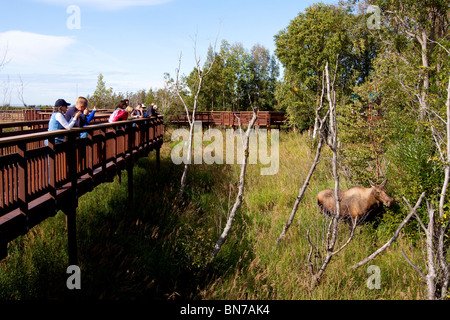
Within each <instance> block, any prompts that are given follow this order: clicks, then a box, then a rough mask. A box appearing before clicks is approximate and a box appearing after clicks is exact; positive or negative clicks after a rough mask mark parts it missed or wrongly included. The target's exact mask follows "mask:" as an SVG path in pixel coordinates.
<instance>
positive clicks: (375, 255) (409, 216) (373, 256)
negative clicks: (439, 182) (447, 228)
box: [351, 192, 425, 269]
mask: <svg viewBox="0 0 450 320" xmlns="http://www.w3.org/2000/svg"><path fill="white" fill-rule="evenodd" d="M424 197H425V192H424V193H422V195H421V196H420V198H419V200H418V201H417V203H416V205H415V206H414V208H412V209H411V211H410V213H409V214H408V215H407V216H406V218H405V220H403V221H402V223H400V225H399V226H398V228H397V230H395V232H394V235H393V236H392V238H391V239H389V241H388V242H386V244H385V245H384V246H382V247H381V248H380V249H378V250H377V251H375V252H374V253H372V254H371V255H370V256H368V257H367V258H366V259H364V260H362V261H361V262H359V263H357V264H355V265H353V266H352V267H351V268H352V269H357V268H359V267H361V266H363V265H365V264H366V263H367V262H369V261H372V260H373V259H375V258H376V257H377V256H378V255H379V254H380V253H382V252H383V251H385V250H386V249H387V248H389V247H390V246H391V245H392V243H393V242H394V241H395V240H397V238H398V236H399V235H400V231H401V230H402V229H403V227H404V226H405V225H406V223H408V221H409V219H411V217H412V216H413V215H415V214H416V211H417V209H419V207H420V205H421V203H422V200H423V198H424ZM403 200H405V201H406V203H407V204H408V206H409V203H408V201H407V200H406V199H405V198H403ZM409 207H411V206H409Z"/></svg>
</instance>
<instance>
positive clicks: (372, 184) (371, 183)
mask: <svg viewBox="0 0 450 320" xmlns="http://www.w3.org/2000/svg"><path fill="white" fill-rule="evenodd" d="M369 183H370V185H371V186H372V187H375V183H373V182H372V181H371V180H370V179H369Z"/></svg>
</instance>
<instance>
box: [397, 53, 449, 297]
mask: <svg viewBox="0 0 450 320" xmlns="http://www.w3.org/2000/svg"><path fill="white" fill-rule="evenodd" d="M447 52H448V51H447ZM446 112H447V119H446V121H444V124H445V131H446V144H447V146H446V148H445V149H446V152H443V151H442V150H441V149H439V150H440V159H439V160H440V161H441V162H442V163H443V164H444V182H443V184H442V189H441V194H440V197H439V208H438V215H436V212H435V208H434V206H433V204H432V203H431V202H430V201H428V200H427V218H428V224H427V225H425V224H424V223H423V221H422V219H421V218H420V217H419V216H418V215H416V216H415V217H416V219H417V221H418V222H419V226H420V228H421V230H422V231H423V233H424V234H425V247H426V250H425V252H424V260H425V261H426V262H425V266H426V270H427V272H426V275H425V274H424V273H423V272H422V271H421V270H420V268H419V267H417V266H416V265H414V263H413V262H412V261H411V260H410V259H409V258H408V257H407V256H406V255H405V254H404V253H403V252H402V254H403V256H404V258H405V259H406V261H407V262H408V263H409V264H410V265H411V266H412V267H413V268H414V270H416V271H417V272H418V273H419V275H420V276H421V277H422V278H423V280H424V281H425V282H426V286H427V299H428V300H435V299H445V298H446V297H447V295H448V285H449V278H450V262H449V261H448V260H447V259H448V252H449V250H450V248H449V245H448V243H446V237H447V236H448V235H447V234H446V232H447V228H448V225H449V221H450V220H449V219H448V218H446V213H445V210H444V205H445V199H446V194H447V189H448V183H449V179H450V150H449V149H450V148H449V147H450V79H449V83H448V88H447V101H446ZM433 135H434V139H435V142H436V144H439V139H441V138H440V135H438V134H436V131H433Z"/></svg>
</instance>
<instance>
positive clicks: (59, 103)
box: [45, 99, 81, 145]
mask: <svg viewBox="0 0 450 320" xmlns="http://www.w3.org/2000/svg"><path fill="white" fill-rule="evenodd" d="M68 106H70V103H67V102H66V101H65V100H64V99H58V100H56V102H55V108H54V112H53V113H52V115H51V117H50V121H49V122H48V131H55V130H62V129H67V130H70V129H72V128H73V126H74V125H75V122H76V121H77V119H78V117H80V116H81V111H78V112H77V113H75V115H74V116H73V117H72V118H71V119H70V121H69V122H68V121H67V120H66V118H65V114H66V112H67V107H68ZM64 139H65V137H55V143H61V142H64ZM45 145H48V141H47V140H45Z"/></svg>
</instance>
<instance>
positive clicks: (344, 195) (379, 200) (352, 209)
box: [317, 179, 395, 223]
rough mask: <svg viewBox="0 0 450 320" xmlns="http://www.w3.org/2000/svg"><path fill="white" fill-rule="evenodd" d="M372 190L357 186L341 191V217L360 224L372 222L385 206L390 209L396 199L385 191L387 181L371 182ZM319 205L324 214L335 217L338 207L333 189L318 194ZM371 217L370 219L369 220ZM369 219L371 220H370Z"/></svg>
mask: <svg viewBox="0 0 450 320" xmlns="http://www.w3.org/2000/svg"><path fill="white" fill-rule="evenodd" d="M369 183H370V185H371V188H364V187H360V186H355V187H353V188H350V189H348V190H347V191H339V198H340V200H341V210H340V213H341V217H342V218H343V219H344V220H347V221H352V220H355V219H356V221H357V222H359V223H361V222H363V221H371V220H373V219H374V218H375V216H376V215H377V214H378V213H380V212H381V211H382V209H383V204H384V205H386V206H387V207H390V206H391V205H392V204H393V203H394V201H395V200H394V199H393V198H391V197H390V196H388V195H387V193H386V191H384V187H385V186H386V183H387V179H385V180H384V181H383V182H382V183H381V184H379V185H376V184H374V183H373V182H372V181H370V180H369ZM317 205H318V206H319V209H320V211H321V212H322V213H323V214H327V215H332V214H333V215H334V214H335V211H336V209H335V207H336V198H335V192H334V190H333V189H325V190H322V191H320V192H319V193H318V194H317ZM369 216H370V218H369ZM368 218H369V219H368Z"/></svg>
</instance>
